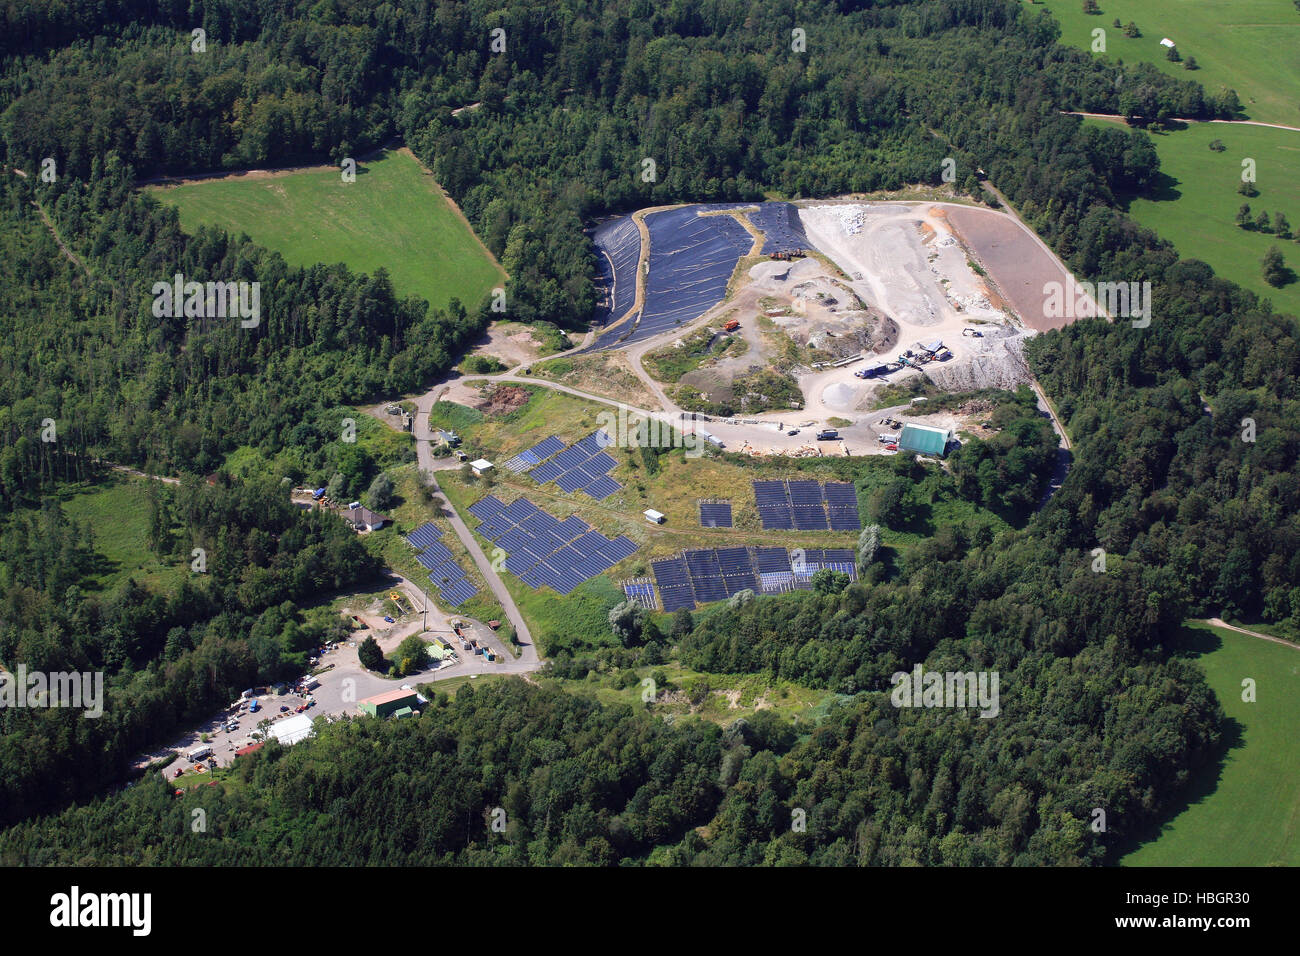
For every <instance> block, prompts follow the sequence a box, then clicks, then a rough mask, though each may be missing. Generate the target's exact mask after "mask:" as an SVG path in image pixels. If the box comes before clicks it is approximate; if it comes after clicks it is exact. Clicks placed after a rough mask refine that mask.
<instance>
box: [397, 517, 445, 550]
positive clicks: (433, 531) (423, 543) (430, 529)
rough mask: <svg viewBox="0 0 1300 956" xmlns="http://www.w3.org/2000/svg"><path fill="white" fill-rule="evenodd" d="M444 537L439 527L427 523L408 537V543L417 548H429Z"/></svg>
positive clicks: (430, 522)
mask: <svg viewBox="0 0 1300 956" xmlns="http://www.w3.org/2000/svg"><path fill="white" fill-rule="evenodd" d="M441 535H442V532H441V531H439V530H438V527H437V525H435V524H434V523H433V522H432V521H429V522H426V523H424V524H422V525H420V527H418V528H416V529H415V530H414V531H412V532H411V533H410V534H408V535H407V536H406V540H407V543H409V544H410V545H411V546H412V547H415V548H427V547H428V546H429V545H431V544H432V543H433V542H434V541H436V540H438V538H439V537H440V536H441Z"/></svg>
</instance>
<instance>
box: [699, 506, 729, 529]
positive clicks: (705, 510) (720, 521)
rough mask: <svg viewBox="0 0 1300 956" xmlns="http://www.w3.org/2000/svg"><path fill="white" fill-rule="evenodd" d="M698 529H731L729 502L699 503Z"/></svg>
mask: <svg viewBox="0 0 1300 956" xmlns="http://www.w3.org/2000/svg"><path fill="white" fill-rule="evenodd" d="M700 527H701V528H730V527H731V502H730V501H701V502H700Z"/></svg>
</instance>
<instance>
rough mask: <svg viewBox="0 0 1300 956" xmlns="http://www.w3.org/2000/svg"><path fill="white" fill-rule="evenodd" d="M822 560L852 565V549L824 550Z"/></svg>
mask: <svg viewBox="0 0 1300 956" xmlns="http://www.w3.org/2000/svg"><path fill="white" fill-rule="evenodd" d="M822 560H824V561H840V562H847V563H849V564H852V563H853V549H851V548H827V549H826V552H825V556H824V557H823V559H822Z"/></svg>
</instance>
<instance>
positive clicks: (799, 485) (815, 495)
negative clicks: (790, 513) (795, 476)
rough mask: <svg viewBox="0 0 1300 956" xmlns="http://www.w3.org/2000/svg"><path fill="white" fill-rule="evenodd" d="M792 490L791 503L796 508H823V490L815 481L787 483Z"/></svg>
mask: <svg viewBox="0 0 1300 956" xmlns="http://www.w3.org/2000/svg"><path fill="white" fill-rule="evenodd" d="M787 484H788V486H789V488H790V503H791V504H793V505H794V506H795V507H796V508H798V507H799V506H800V505H805V506H808V505H816V506H817V507H818V508H820V507H821V506H822V501H823V499H822V489H821V485H819V484H817V482H815V481H791V482H788V483H787Z"/></svg>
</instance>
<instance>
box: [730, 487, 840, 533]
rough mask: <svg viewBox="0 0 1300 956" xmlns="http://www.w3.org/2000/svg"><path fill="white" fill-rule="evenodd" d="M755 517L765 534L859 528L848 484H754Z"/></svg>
mask: <svg viewBox="0 0 1300 956" xmlns="http://www.w3.org/2000/svg"><path fill="white" fill-rule="evenodd" d="M754 500H755V501H756V502H757V504H758V517H759V520H760V521H762V522H763V527H764V529H766V530H768V531H783V530H791V529H793V530H797V531H856V530H858V529H860V528H861V527H862V518H861V517H860V516H859V514H858V493H857V491H856V490H855V489H854V487H853V485H852V483H851V482H847V481H831V482H827V483H826V484H825V485H821V484H819V483H817V482H815V481H801V480H791V481H756V482H754Z"/></svg>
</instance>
